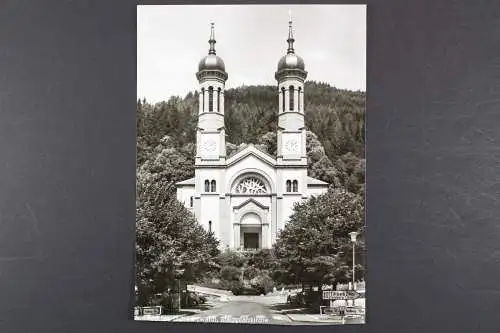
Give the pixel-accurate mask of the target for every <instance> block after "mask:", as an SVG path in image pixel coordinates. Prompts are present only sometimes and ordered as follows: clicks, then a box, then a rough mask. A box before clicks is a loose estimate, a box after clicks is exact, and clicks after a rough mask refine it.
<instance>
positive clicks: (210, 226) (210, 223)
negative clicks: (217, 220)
mask: <svg viewBox="0 0 500 333" xmlns="http://www.w3.org/2000/svg"><path fill="white" fill-rule="evenodd" d="M208 232H212V221H208Z"/></svg>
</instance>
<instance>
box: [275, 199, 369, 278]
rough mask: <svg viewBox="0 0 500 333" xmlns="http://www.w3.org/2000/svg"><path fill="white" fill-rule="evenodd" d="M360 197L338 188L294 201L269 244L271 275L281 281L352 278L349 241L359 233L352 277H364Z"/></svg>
mask: <svg viewBox="0 0 500 333" xmlns="http://www.w3.org/2000/svg"><path fill="white" fill-rule="evenodd" d="M364 228H365V227H364V200H363V197H362V196H359V195H355V194H353V193H350V192H347V191H344V190H341V191H333V190H332V191H329V192H328V193H326V194H323V195H320V196H318V197H312V198H311V199H309V200H308V201H305V202H302V203H300V204H297V205H296V207H295V210H294V213H293V214H292V216H291V218H290V221H289V222H288V223H287V224H286V226H285V228H284V229H283V230H281V232H280V234H279V237H278V240H277V242H276V244H275V245H274V247H273V252H274V258H275V260H276V262H275V265H274V266H273V277H274V279H275V280H276V281H279V282H281V283H284V284H297V283H306V284H313V285H317V286H318V287H321V285H322V284H334V283H338V282H341V283H344V282H348V281H350V280H351V279H352V242H351V239H350V237H349V232H351V231H357V232H359V233H360V234H359V237H358V242H357V245H356V251H357V254H358V255H357V257H358V259H357V260H356V264H357V265H356V278H357V279H362V278H363V276H364V270H365V269H364V259H365V256H364V253H365V242H364Z"/></svg>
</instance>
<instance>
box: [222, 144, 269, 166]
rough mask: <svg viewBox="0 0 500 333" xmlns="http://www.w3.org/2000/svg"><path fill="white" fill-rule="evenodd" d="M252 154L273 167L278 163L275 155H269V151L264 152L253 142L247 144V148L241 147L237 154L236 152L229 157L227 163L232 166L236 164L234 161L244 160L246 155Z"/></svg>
mask: <svg viewBox="0 0 500 333" xmlns="http://www.w3.org/2000/svg"><path fill="white" fill-rule="evenodd" d="M250 155H252V156H255V157H256V158H257V159H259V160H261V161H262V162H264V163H267V164H269V165H271V166H273V167H274V166H275V165H276V160H275V159H274V157H272V156H271V155H269V154H267V153H264V152H263V151H262V150H260V149H258V148H257V147H255V146H254V145H253V144H249V145H248V146H246V147H245V148H243V149H241V150H240V151H238V152H237V153H236V154H234V155H233V156H231V157H230V158H228V159H227V160H226V164H227V166H231V165H232V164H234V163H236V162H238V161H240V160H242V159H244V158H245V157H247V156H250Z"/></svg>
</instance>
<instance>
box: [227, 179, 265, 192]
mask: <svg viewBox="0 0 500 333" xmlns="http://www.w3.org/2000/svg"><path fill="white" fill-rule="evenodd" d="M234 192H235V193H238V194H266V193H268V190H267V187H266V184H265V183H264V181H262V179H260V178H258V177H255V176H248V177H245V178H243V179H241V180H240V181H239V182H238V184H237V185H236V187H235V188H234Z"/></svg>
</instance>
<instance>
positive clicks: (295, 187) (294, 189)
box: [293, 180, 299, 192]
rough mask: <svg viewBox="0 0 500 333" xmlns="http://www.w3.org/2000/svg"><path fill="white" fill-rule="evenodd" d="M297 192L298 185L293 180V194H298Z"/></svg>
mask: <svg viewBox="0 0 500 333" xmlns="http://www.w3.org/2000/svg"><path fill="white" fill-rule="evenodd" d="M298 191H299V183H298V182H297V181H296V180H294V181H293V192H298Z"/></svg>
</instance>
